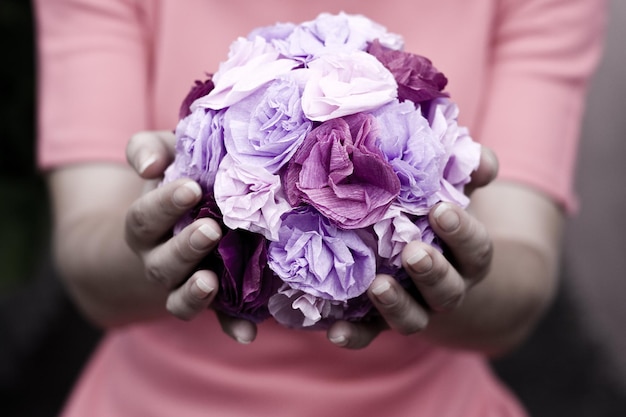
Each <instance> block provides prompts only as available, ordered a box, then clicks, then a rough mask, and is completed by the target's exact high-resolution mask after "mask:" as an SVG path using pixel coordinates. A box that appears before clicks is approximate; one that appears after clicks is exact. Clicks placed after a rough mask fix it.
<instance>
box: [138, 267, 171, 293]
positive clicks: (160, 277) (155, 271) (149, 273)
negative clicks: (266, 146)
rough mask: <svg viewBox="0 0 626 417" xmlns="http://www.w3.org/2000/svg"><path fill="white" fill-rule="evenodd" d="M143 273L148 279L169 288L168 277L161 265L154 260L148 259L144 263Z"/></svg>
mask: <svg viewBox="0 0 626 417" xmlns="http://www.w3.org/2000/svg"><path fill="white" fill-rule="evenodd" d="M144 274H145V276H146V279H147V280H148V281H150V282H153V283H155V284H159V285H162V286H163V287H166V288H169V286H170V285H169V279H168V277H167V275H166V273H165V271H163V268H162V267H161V265H159V264H157V263H156V262H153V261H151V260H148V261H147V262H146V263H145V265H144Z"/></svg>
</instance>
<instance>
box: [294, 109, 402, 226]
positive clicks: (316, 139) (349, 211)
mask: <svg viewBox="0 0 626 417" xmlns="http://www.w3.org/2000/svg"><path fill="white" fill-rule="evenodd" d="M375 140H376V131H375V129H374V118H373V116H371V115H366V114H362V113H360V114H357V115H354V116H348V117H345V118H342V119H332V120H329V121H328V122H325V123H323V124H322V125H320V126H319V127H317V128H315V129H313V130H312V131H311V133H309V135H308V136H307V137H306V139H305V140H304V143H303V144H302V146H301V147H300V149H298V152H296V154H295V155H294V157H293V158H292V160H291V162H290V163H289V166H288V168H287V172H286V174H285V176H284V178H283V182H284V188H285V191H286V193H287V199H288V201H289V202H290V203H291V205H292V206H296V205H298V204H299V203H301V202H304V203H308V204H310V205H312V206H313V207H315V208H316V209H317V210H318V211H320V212H321V213H322V214H323V215H324V216H326V217H328V218H329V219H331V220H332V221H333V222H335V223H337V224H338V225H339V226H340V227H342V228H345V229H357V228H363V227H367V226H369V225H372V224H374V223H376V222H377V221H378V220H379V219H380V218H381V217H382V216H383V214H384V213H385V211H386V210H387V208H388V207H389V206H390V205H391V203H392V201H393V200H394V199H395V198H396V197H397V195H398V193H399V191H400V181H399V180H398V177H397V175H396V174H395V173H394V171H393V168H392V167H391V165H389V164H388V163H387V162H386V161H385V160H384V158H383V156H382V155H381V153H380V151H379V150H378V149H377V148H376V146H375Z"/></svg>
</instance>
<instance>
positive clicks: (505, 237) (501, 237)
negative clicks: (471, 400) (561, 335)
mask: <svg viewBox="0 0 626 417" xmlns="http://www.w3.org/2000/svg"><path fill="white" fill-rule="evenodd" d="M496 173H497V161H496V159H495V156H494V155H493V153H491V152H490V151H489V150H487V149H483V155H482V159H481V164H480V167H479V169H478V170H477V171H476V172H475V173H474V175H473V177H472V183H471V184H470V186H469V187H468V190H469V191H470V192H471V191H473V190H475V189H476V188H480V187H483V186H484V185H487V184H489V183H490V182H492V180H493V179H494V178H495V176H496ZM487 190H490V191H487ZM481 193H482V194H481ZM478 194H479V198H478V204H475V203H474V202H473V203H472V207H470V209H469V210H467V211H466V210H463V209H461V208H460V207H457V206H454V205H452V204H449V203H440V204H438V205H436V206H435V207H434V208H433V210H432V211H431V212H430V214H429V220H430V224H431V227H432V228H433V229H434V231H435V233H436V234H437V236H438V237H439V238H440V239H441V240H442V241H443V243H444V246H445V247H446V252H445V256H444V254H442V253H440V252H438V251H437V250H435V249H434V248H433V247H432V246H430V245H428V244H424V243H422V242H411V243H409V244H408V245H407V246H406V247H405V249H404V251H403V253H402V261H403V266H404V269H405V271H406V272H407V273H408V275H409V276H410V277H411V279H412V281H413V283H414V285H415V287H416V288H417V290H418V291H419V292H420V294H421V296H422V298H423V301H424V302H425V305H422V304H420V303H419V302H418V301H416V300H415V299H414V298H413V297H412V296H410V295H409V294H408V292H407V291H405V290H404V289H403V288H402V287H401V286H400V285H399V284H398V282H397V281H396V280H395V279H393V278H392V277H391V276H388V275H379V276H377V277H376V279H375V280H374V282H373V283H372V285H371V286H370V288H369V290H368V295H369V297H370V299H371V300H372V303H373V304H374V305H375V307H376V308H377V310H378V312H379V313H380V314H381V316H382V319H381V320H380V321H378V322H377V323H374V324H371V323H369V324H362V323H348V322H338V323H335V324H334V325H333V326H331V328H330V329H329V331H328V338H329V340H330V341H331V342H333V343H335V344H337V345H339V346H342V347H347V348H362V347H365V346H367V345H368V344H369V343H370V342H371V341H372V340H374V338H376V336H378V334H379V333H380V332H381V331H383V330H385V329H392V330H394V331H397V332H399V333H401V334H404V335H411V334H421V335H423V336H426V337H431V338H432V339H435V340H436V341H437V342H439V343H444V344H447V345H450V346H453V347H463V348H471V349H478V350H482V351H484V352H486V353H498V352H501V351H503V350H506V349H509V348H511V347H512V346H514V345H515V344H516V343H518V342H519V341H520V340H521V339H522V338H523V337H524V336H525V335H526V334H527V333H528V331H529V329H531V328H532V325H533V323H534V322H535V321H536V320H537V318H538V317H539V316H540V313H541V312H542V311H543V308H544V306H545V305H547V303H548V302H549V300H550V299H551V295H552V293H553V288H554V281H555V273H554V272H555V269H556V268H555V267H554V265H555V263H556V259H557V258H558V249H556V248H557V247H558V235H559V227H558V225H559V224H560V213H559V211H558V209H557V208H556V207H555V206H554V205H553V204H552V203H551V202H550V201H549V200H548V199H547V198H545V197H544V196H540V195H538V194H537V193H535V192H533V191H530V190H528V189H523V188H519V187H516V186H514V185H510V184H498V185H497V186H492V187H488V188H486V189H485V190H481V191H480V192H479V193H478ZM475 197H476V196H475ZM473 200H476V198H473ZM522 214H524V215H525V216H526V217H525V219H526V220H525V221H524V222H520V221H519V216H521V215H522ZM491 230H494V231H495V232H496V235H497V239H496V241H493V240H492V237H490V233H491ZM494 247H499V248H500V250H499V251H496V252H495V253H494ZM496 255H497V256H496ZM494 266H495V267H494ZM528 273H530V274H532V276H531V277H529V278H527V277H526V276H525V275H526V274H528ZM486 278H489V279H486ZM474 287H476V288H478V290H473V291H470V290H471V289H473V288H474Z"/></svg>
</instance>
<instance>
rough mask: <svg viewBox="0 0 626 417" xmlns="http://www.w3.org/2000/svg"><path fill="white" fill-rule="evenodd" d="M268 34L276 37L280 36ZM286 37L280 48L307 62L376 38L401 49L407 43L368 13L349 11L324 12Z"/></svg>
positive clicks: (356, 47) (354, 48)
mask: <svg viewBox="0 0 626 417" xmlns="http://www.w3.org/2000/svg"><path fill="white" fill-rule="evenodd" d="M284 29H286V28H284ZM257 33H258V32H257ZM272 35H273V33H272ZM264 37H265V38H266V39H267V38H270V39H276V36H264ZM283 39H284V42H277V43H276V44H275V45H276V48H277V49H279V50H280V51H281V53H282V54H283V55H284V56H287V57H289V58H293V59H296V60H297V59H301V60H302V61H304V62H309V61H311V60H312V59H315V58H319V57H320V56H322V55H326V54H329V53H331V54H336V53H351V52H354V51H365V50H367V47H368V45H369V44H370V43H372V42H373V41H374V40H375V39H378V42H379V43H381V44H383V45H386V46H387V47H388V48H390V49H401V48H402V46H403V44H404V41H403V39H402V37H401V36H399V35H396V34H394V33H389V32H387V30H386V28H385V27H384V26H382V25H380V24H378V23H375V22H373V21H372V20H370V19H368V18H366V17H365V16H361V15H350V14H346V13H339V14H336V15H334V14H329V13H322V14H320V15H319V16H318V17H317V18H316V19H315V20H312V21H309V22H305V23H303V24H301V25H298V26H296V27H294V28H292V31H291V33H290V34H289V36H288V37H285V38H283Z"/></svg>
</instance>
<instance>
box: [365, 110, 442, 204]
mask: <svg viewBox="0 0 626 417" xmlns="http://www.w3.org/2000/svg"><path fill="white" fill-rule="evenodd" d="M372 114H373V115H374V117H375V118H376V122H377V125H378V130H377V135H378V146H379V147H380V150H381V151H382V153H383V154H384V155H385V157H386V158H387V160H388V161H389V164H390V165H391V166H392V167H393V170H394V172H395V173H396V174H397V176H398V178H399V179H400V184H401V185H400V194H399V195H398V203H399V204H400V205H401V206H402V208H403V209H404V211H406V212H408V213H411V214H416V215H423V214H426V213H427V212H428V211H429V210H430V207H432V205H433V204H435V203H436V202H437V201H439V200H438V197H437V195H436V193H437V192H438V191H439V189H440V188H441V176H442V173H443V168H444V165H445V162H446V160H445V157H446V154H445V150H444V147H443V145H442V143H441V142H440V140H439V137H437V136H436V135H435V133H434V132H433V131H432V129H431V128H430V126H429V125H428V120H426V118H424V117H423V116H422V113H421V112H420V110H419V109H416V108H415V105H414V104H413V103H412V102H410V101H405V102H402V103H399V102H398V101H394V102H392V103H389V104H387V105H386V106H383V107H382V108H380V109H378V110H375V111H374V112H372Z"/></svg>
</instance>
